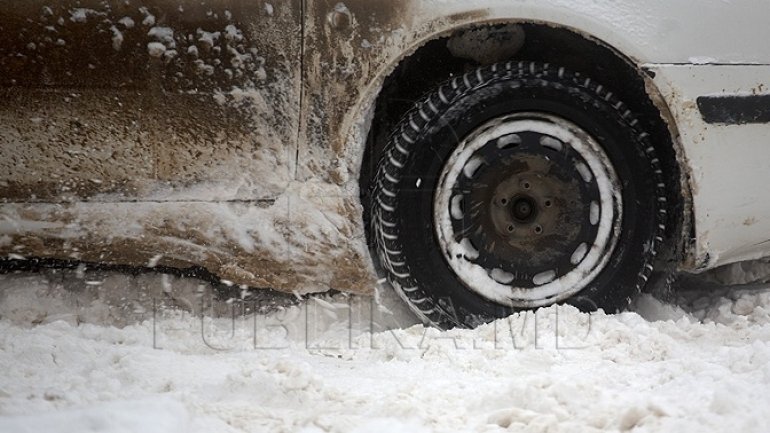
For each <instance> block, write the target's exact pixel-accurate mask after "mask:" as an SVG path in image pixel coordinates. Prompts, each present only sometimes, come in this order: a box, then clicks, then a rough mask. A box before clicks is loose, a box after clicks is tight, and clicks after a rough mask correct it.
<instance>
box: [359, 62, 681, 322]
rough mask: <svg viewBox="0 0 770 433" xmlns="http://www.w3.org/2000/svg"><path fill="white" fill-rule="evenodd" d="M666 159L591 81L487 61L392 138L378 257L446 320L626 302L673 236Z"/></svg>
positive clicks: (376, 209) (432, 99) (430, 317)
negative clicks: (668, 233)
mask: <svg viewBox="0 0 770 433" xmlns="http://www.w3.org/2000/svg"><path fill="white" fill-rule="evenodd" d="M661 167H662V165H661V164H660V161H659V160H658V158H657V156H656V151H655V148H654V146H652V145H651V143H650V142H649V139H648V134H647V133H645V132H644V131H642V130H641V129H640V128H639V122H638V121H637V120H636V118H635V117H634V115H633V113H632V112H631V111H630V110H628V109H627V107H626V106H625V104H624V103H623V102H620V101H619V100H617V99H616V98H615V97H614V96H613V94H612V92H611V91H609V90H608V89H606V88H604V87H603V86H602V85H600V84H598V83H595V82H594V81H592V80H591V79H590V78H588V77H584V76H581V75H580V74H577V73H571V72H569V71H567V70H565V69H564V68H559V67H554V66H549V65H542V64H538V63H532V62H508V63H504V64H497V65H493V66H490V67H484V68H480V69H478V70H476V71H474V72H472V73H468V74H466V75H464V76H461V77H457V78H455V79H453V80H451V81H449V82H447V83H445V84H443V85H441V86H440V87H438V88H437V89H436V90H435V91H434V92H433V93H432V94H430V95H429V96H428V97H427V98H426V99H424V100H423V101H421V102H419V103H418V104H417V105H416V106H415V108H414V109H413V110H412V111H411V112H410V113H408V114H407V115H406V116H405V117H404V118H403V120H402V121H401V122H400V124H399V125H398V126H397V127H396V129H395V130H394V132H393V134H392V135H391V138H390V142H389V144H388V145H387V147H386V149H385V151H384V154H383V158H382V160H381V163H380V167H379V170H378V172H377V174H376V177H375V179H374V191H373V194H372V202H371V204H370V205H371V223H372V229H373V233H374V241H375V243H376V245H375V247H376V250H377V254H378V257H379V261H380V265H381V266H382V268H383V269H384V270H385V272H386V273H387V277H388V280H389V281H390V282H391V284H392V285H393V286H394V288H395V289H396V290H397V291H398V292H399V293H400V294H401V295H402V297H403V298H404V299H405V300H406V301H407V302H408V303H409V304H410V306H411V307H412V309H413V310H414V311H415V312H416V313H417V314H418V315H419V316H421V317H422V318H423V319H424V320H425V321H427V322H429V323H432V324H435V325H437V326H441V327H452V326H475V325H477V324H479V323H482V322H486V321H489V320H492V319H495V318H499V317H504V316H507V315H509V314H511V313H512V312H513V311H516V310H518V309H527V308H535V307H540V306H546V305H551V304H554V303H561V302H567V303H572V304H574V305H577V306H579V307H580V308H583V309H596V308H602V309H604V310H605V311H616V310H618V309H621V308H623V307H625V306H627V305H628V302H629V300H630V299H631V298H632V297H633V296H634V295H635V294H637V293H638V292H639V291H640V290H641V289H642V288H643V287H644V286H645V285H646V284H647V281H648V280H649V279H650V276H651V273H652V271H653V270H654V266H655V264H656V261H655V256H656V252H657V251H658V250H659V248H660V247H661V243H662V242H663V241H664V232H665V228H666V227H665V222H666V220H667V218H666V212H667V209H668V206H669V203H667V199H666V187H667V185H666V184H665V182H666V180H665V179H666V177H665V176H664V173H663V172H662V168H661Z"/></svg>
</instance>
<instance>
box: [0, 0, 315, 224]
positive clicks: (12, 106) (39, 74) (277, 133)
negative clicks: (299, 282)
mask: <svg viewBox="0 0 770 433" xmlns="http://www.w3.org/2000/svg"><path fill="white" fill-rule="evenodd" d="M300 16H301V5H300V0H290V1H282V2H276V3H275V4H271V3H268V2H266V1H262V0H253V1H248V0H213V1H211V0H202V1H192V2H177V1H170V0H138V1H130V2H129V1H122V0H121V1H99V0H63V1H58V2H48V1H43V0H12V1H9V2H5V3H4V5H3V7H2V8H1V9H0V26H1V27H2V28H1V29H0V31H1V32H2V34H3V35H4V36H3V38H2V42H0V71H2V73H0V94H1V97H2V100H3V103H2V104H0V123H2V125H3V128H2V130H0V149H2V152H0V177H1V178H2V179H0V197H2V198H3V200H4V201H6V202H21V203H28V202H41V203H62V202H84V201H87V202H90V203H94V202H99V203H102V202H135V201H138V202H143V201H147V202H167V201H182V202H189V201H217V202H220V201H239V202H241V201H258V200H271V199H272V198H274V197H276V196H277V195H278V194H280V193H281V191H283V190H284V189H285V188H286V186H287V184H288V182H290V181H291V179H292V178H293V174H294V169H293V163H294V159H295V155H296V144H297V140H296V134H297V125H298V107H299V105H298V104H299V85H300V72H299V71H300V53H301V49H300V44H301V22H300ZM75 217H76V216H75Z"/></svg>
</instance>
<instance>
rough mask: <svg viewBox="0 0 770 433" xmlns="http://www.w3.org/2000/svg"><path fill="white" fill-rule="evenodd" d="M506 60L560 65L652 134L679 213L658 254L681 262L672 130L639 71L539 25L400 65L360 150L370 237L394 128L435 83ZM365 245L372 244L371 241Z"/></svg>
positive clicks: (447, 42) (493, 32)
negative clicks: (605, 91)
mask: <svg viewBox="0 0 770 433" xmlns="http://www.w3.org/2000/svg"><path fill="white" fill-rule="evenodd" d="M508 60H527V61H538V62H543V63H551V64H554V65H559V66H564V67H565V68H568V69H570V70H572V71H574V72H579V73H581V74H584V75H586V76H588V77H591V78H592V79H594V80H597V81H599V82H601V83H602V84H603V85H604V86H605V87H607V88H609V89H610V90H611V91H612V92H613V93H614V94H615V95H617V96H618V98H619V99H620V100H622V101H623V102H625V103H626V104H627V106H628V107H629V109H631V111H632V112H634V113H635V115H636V116H637V117H638V118H639V120H640V122H641V123H642V125H641V126H642V128H643V129H644V130H645V131H647V132H648V133H649V134H650V135H651V142H652V143H654V144H655V146H656V151H657V154H658V156H659V157H660V159H661V161H662V163H663V168H664V171H665V173H666V175H667V176H669V177H670V179H668V180H669V181H668V182H667V184H668V185H670V186H671V188H670V191H669V196H670V197H669V202H670V203H672V204H673V203H675V204H676V205H675V206H676V208H675V209H673V210H674V211H673V212H670V215H669V218H670V221H669V224H667V233H666V234H667V235H668V236H669V239H670V240H669V241H668V242H667V244H668V245H671V246H672V248H671V251H669V252H668V254H661V255H659V256H660V257H661V258H662V257H666V260H674V261H679V260H681V255H682V254H684V250H683V249H684V245H683V242H682V241H683V240H684V239H682V236H683V233H682V231H683V217H682V216H683V212H684V210H683V209H684V200H683V198H682V197H683V191H682V187H681V185H682V184H681V175H680V167H679V163H678V161H677V155H676V151H675V148H674V144H673V142H672V137H671V131H670V130H669V127H668V125H667V124H666V121H664V120H663V117H662V116H661V112H660V110H659V109H658V108H657V107H656V105H655V104H654V102H653V101H652V99H651V97H650V95H649V94H648V93H647V89H646V86H645V79H644V77H643V76H642V75H641V73H642V72H640V70H639V69H638V68H637V67H636V66H635V65H634V64H633V63H632V62H630V61H629V60H628V59H626V58H625V57H623V56H622V55H620V54H619V53H617V52H616V51H614V50H613V49H612V48H610V47H608V46H606V45H604V44H602V43H600V42H598V41H596V40H592V39H590V38H588V37H586V36H584V35H581V34H579V33H577V32H575V31H573V30H570V29H566V28H561V27H554V26H551V25H546V24H539V23H516V24H480V25H475V26H472V27H469V28H464V29H460V30H457V31H455V32H453V33H451V34H447V35H445V36H442V37H439V38H437V39H434V40H431V41H429V42H427V43H425V44H424V45H422V46H421V47H420V48H418V49H417V50H416V51H415V52H414V53H412V54H411V55H410V56H408V57H406V58H405V59H403V60H402V61H401V62H400V63H399V65H398V66H397V67H396V68H395V70H394V71H393V72H392V73H391V74H390V75H389V76H388V77H387V78H386V79H385V81H384V83H383V87H382V89H381V91H380V93H379V95H378V96H377V100H376V104H375V109H374V119H373V122H372V125H371V128H370V130H369V134H368V137H367V143H366V148H365V150H364V155H363V160H362V166H361V174H360V178H359V185H360V191H361V200H362V203H363V204H364V206H363V207H364V223H365V225H366V228H367V238H369V236H370V233H369V231H370V230H369V228H370V224H369V210H368V205H367V204H368V203H369V200H370V191H371V186H372V185H371V180H372V178H373V177H374V175H375V174H376V171H377V167H378V164H379V161H380V158H381V156H382V151H383V148H384V147H385V145H386V144H387V142H388V138H389V135H390V133H391V131H392V129H393V128H394V127H395V126H396V124H397V123H398V122H399V120H400V119H401V118H402V117H403V116H404V115H405V114H406V113H407V112H408V111H409V110H410V109H411V108H412V107H413V106H414V104H415V103H416V102H417V101H419V100H420V99H421V98H422V97H423V96H424V95H425V94H426V93H428V92H430V91H432V90H433V89H434V88H435V87H436V86H438V85H439V84H440V83H442V82H444V81H446V80H448V79H450V78H452V77H454V76H457V75H462V74H464V73H466V72H468V71H471V70H473V69H475V68H476V67H479V66H483V65H486V64H492V63H496V62H500V61H508ZM368 240H369V245H372V242H371V239H368Z"/></svg>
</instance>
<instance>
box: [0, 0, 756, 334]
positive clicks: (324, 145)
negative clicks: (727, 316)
mask: <svg viewBox="0 0 770 433" xmlns="http://www.w3.org/2000/svg"><path fill="white" fill-rule="evenodd" d="M768 14H770V9H768V8H767V5H765V4H764V3H762V2H749V3H746V4H737V3H729V2H724V1H718V0H704V1H699V2H697V3H693V2H689V1H684V0H665V1H664V0H650V1H646V2H637V1H627V0H613V1H610V0H596V1H582V0H579V1H574V0H569V1H567V0H552V1H542V0H521V1H513V0H474V1H460V0H425V1H417V0H393V1H374V0H347V1H344V2H339V3H337V2H336V1H332V2H328V1H321V0H286V1H280V2H279V1H276V2H265V1H261V0H252V1H245V0H202V1H194V2H180V4H177V2H169V1H165V0H163V1H162V0H137V1H130V2H128V1H122V0H121V1H107V2H103V1H96V0H80V1H74V0H63V1H58V2H48V1H42V0H12V1H10V2H6V3H5V4H4V5H3V7H2V10H0V28H2V33H3V35H4V37H3V38H2V42H0V81H1V82H2V89H0V92H2V99H3V101H4V102H3V104H2V105H1V106H0V122H1V123H2V128H0V198H1V203H0V253H1V254H3V255H4V256H5V257H7V259H8V260H6V262H5V266H6V268H13V266H15V265H14V264H15V263H18V261H19V260H37V261H40V260H42V261H43V262H44V263H52V264H57V265H58V264H65V265H66V264H69V263H73V262H77V263H81V262H82V263H99V264H111V265H128V266H138V267H150V268H152V267H156V266H160V267H163V268H179V269H188V268H190V269H193V270H194V271H195V272H196V273H197V274H198V275H204V274H210V275H214V276H216V277H218V278H222V279H226V280H230V281H232V282H233V283H235V284H241V285H244V286H249V287H264V288H273V289H277V290H282V291H287V292H295V293H309V292H318V291H324V290H329V289H335V290H341V291H350V292H364V293H366V292H371V291H372V290H374V288H375V287H376V285H377V284H387V283H389V284H390V285H392V286H393V287H394V288H395V289H396V290H397V291H398V293H400V294H401V296H402V297H403V298H404V299H405V300H406V301H407V302H408V303H409V304H410V305H411V307H412V309H413V310H414V311H415V312H416V313H417V314H418V315H419V316H420V317H422V318H423V319H424V320H425V321H426V322H429V323H432V324H435V325H438V326H442V327H451V326H474V325H476V324H478V323H482V322H484V321H488V320H491V319H494V318H497V317H502V316H506V315H508V314H510V313H511V312H513V311H515V310H518V309H526V308H534V307H538V306H544V305H549V304H553V303H571V304H574V305H577V306H579V307H581V308H584V309H595V308H603V309H604V310H606V311H616V310H618V309H622V308H624V307H626V306H627V305H628V303H629V300H630V299H631V298H632V297H633V296H634V295H636V294H637V293H639V292H640V291H642V290H645V289H646V288H650V287H652V286H654V285H656V284H663V283H665V282H666V281H667V280H668V278H669V275H671V273H672V272H674V271H677V270H678V271H690V272H693V271H700V270H704V269H709V268H713V267H715V266H718V265H722V264H726V263H730V262H735V261H740V260H746V259H753V258H758V257H761V256H765V255H768V254H769V252H770V200H768V198H770V193H768V189H767V186H766V185H767V183H768V180H770V175H769V174H768V173H770V171H768V168H770V150H769V148H768V147H767V146H768V144H770V93H769V92H768V89H767V87H768V85H770V45H768V44H767V43H766V41H768V40H770V26H768V25H767V18H768ZM381 278H382V279H381ZM386 282H387V283H386Z"/></svg>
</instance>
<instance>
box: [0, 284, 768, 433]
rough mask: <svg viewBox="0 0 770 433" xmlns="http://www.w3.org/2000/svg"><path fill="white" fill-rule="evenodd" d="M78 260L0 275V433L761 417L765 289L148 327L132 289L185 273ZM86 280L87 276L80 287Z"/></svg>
mask: <svg viewBox="0 0 770 433" xmlns="http://www.w3.org/2000/svg"><path fill="white" fill-rule="evenodd" d="M89 272H92V271H87V272H84V271H83V270H82V269H81V270H79V271H74V272H70V273H63V274H62V273H61V272H59V273H55V274H53V273H50V272H49V273H47V274H46V273H43V274H18V275H5V276H0V288H1V290H0V298H2V299H0V317H2V318H1V319H0V368H2V370H3V371H4V374H3V375H2V376H0V431H3V432H28V431H29V432H31V431H34V432H40V431H58V432H91V431H99V432H128V431H142V432H211V431H217V432H252V431H276V432H281V431H300V432H325V431H333V432H378V431H382V432H396V431H409V432H430V431H451V432H457V431H485V432H498V431H511V430H513V431H552V432H562V431H563V432H576V431H577V432H582V431H628V430H632V429H633V430H634V431H641V432H644V431H651V432H652V431H654V432H667V431H671V432H681V431H698V432H711V431H714V432H723V431H728V430H730V431H740V432H753V431H756V432H760V431H765V426H766V424H767V415H766V410H765V409H766V408H767V407H768V406H770V395H768V393H767V388H768V386H769V385H770V367H769V366H770V287H768V286H759V288H755V289H754V290H744V289H732V290H722V291H716V292H714V291H712V292H704V291H702V290H701V291H697V290H696V291H691V292H686V293H681V294H680V296H678V298H677V301H676V302H675V303H672V304H665V303H662V302H661V301H658V300H657V299H655V298H653V297H652V296H649V295H646V296H644V297H642V298H641V299H639V300H638V301H637V303H636V308H637V310H638V313H624V314H619V315H605V314H603V313H601V312H599V313H594V314H584V313H580V312H578V311H577V310H575V309H573V308H571V307H570V308H568V307H550V308H544V309H540V310H538V312H537V313H520V314H517V315H514V316H512V317H511V318H509V319H505V320H499V321H497V322H494V323H491V324H488V325H484V326H481V327H479V328H477V329H475V330H453V331H446V332H442V331H438V330H435V329H429V328H424V327H423V326H421V325H414V324H413V323H414V322H413V319H411V318H410V317H409V316H408V315H407V313H406V312H405V311H404V309H403V307H402V306H401V305H400V304H398V303H396V302H395V301H394V299H393V295H392V294H390V293H386V292H381V293H379V294H378V299H379V300H380V302H382V303H383V304H381V305H378V304H376V303H374V300H372V299H369V298H362V297H344V296H342V295H336V296H326V297H323V298H319V299H317V300H309V301H307V302H304V303H300V304H297V305H294V306H285V307H283V308H279V309H277V310H275V311H273V312H271V313H265V314H257V315H246V316H237V317H236V318H235V319H228V318H226V317H228V313H227V311H223V312H220V314H219V315H218V316H217V315H212V316H207V318H206V319H203V320H201V319H199V318H197V317H196V316H194V315H191V314H189V313H185V312H183V311H181V310H174V309H165V310H158V311H157V317H156V320H155V321H154V322H153V321H152V320H145V319H147V318H148V317H149V318H150V319H151V318H152V315H151V314H150V313H151V309H145V310H144V311H143V312H139V313H137V311H139V304H137V303H136V300H138V299H139V298H140V296H139V293H143V294H145V295H147V296H150V295H152V296H156V295H158V294H159V293H160V291H161V289H162V287H161V286H164V282H165V283H166V284H165V285H170V287H171V293H166V295H168V296H173V295H174V293H176V292H177V291H180V292H183V291H185V290H188V289H189V288H191V287H199V286H201V284H200V282H198V281H196V280H185V279H179V278H176V277H170V276H165V277H161V276H154V275H146V276H137V277H129V276H123V275H120V274H110V273H106V274H104V275H92V274H89ZM92 280H97V281H101V285H99V286H88V287H86V286H84V285H83V283H84V282H85V281H92ZM122 285H125V287H122ZM120 287H122V289H123V290H122V292H121V291H120V290H117V289H118V288H120ZM89 291H90V295H89ZM95 294H98V296H97V295H95ZM121 294H122V295H123V298H122V299H121V296H120V295H121ZM147 299H149V298H145V300H144V302H145V304H147V302H148V301H147ZM121 303H123V304H124V305H121ZM233 305H236V304H233ZM225 306H227V305H225ZM123 307H126V308H123ZM132 317H136V318H138V319H137V320H131V318H132ZM113 325H117V326H113ZM204 338H205V339H204Z"/></svg>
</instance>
